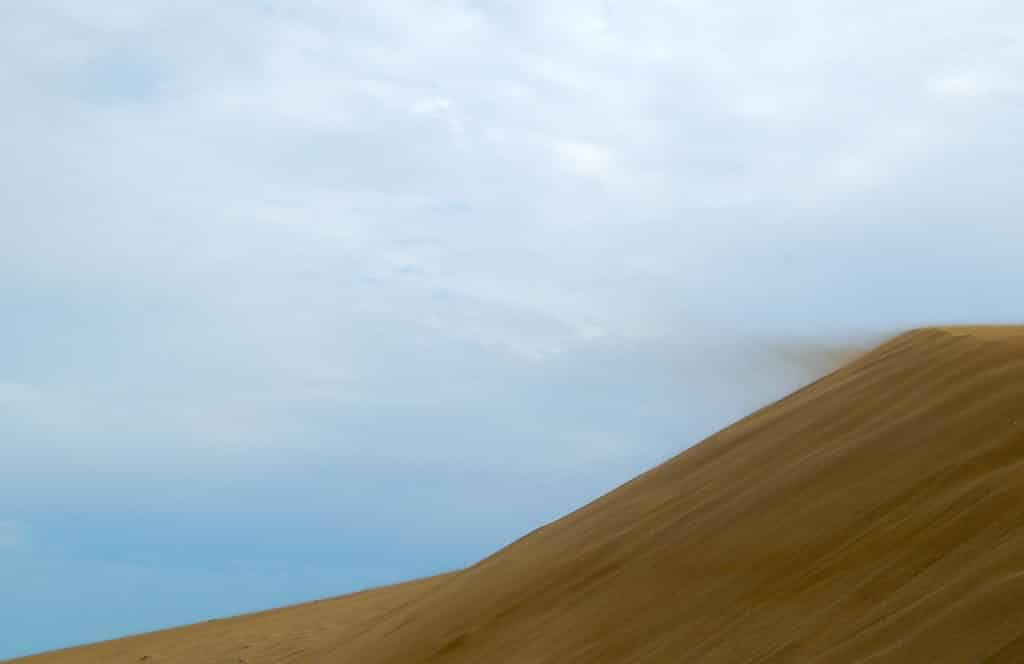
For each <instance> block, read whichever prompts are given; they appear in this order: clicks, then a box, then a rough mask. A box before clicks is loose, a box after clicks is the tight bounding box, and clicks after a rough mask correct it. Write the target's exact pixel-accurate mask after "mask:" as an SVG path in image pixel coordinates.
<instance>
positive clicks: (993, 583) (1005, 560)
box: [27, 327, 1024, 664]
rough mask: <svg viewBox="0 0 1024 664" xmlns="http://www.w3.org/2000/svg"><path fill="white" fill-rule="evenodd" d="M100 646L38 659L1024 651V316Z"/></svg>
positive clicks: (890, 350) (734, 657)
mask: <svg viewBox="0 0 1024 664" xmlns="http://www.w3.org/2000/svg"><path fill="white" fill-rule="evenodd" d="M681 407H683V406H682V405H681ZM385 593H386V594H387V595H385ZM317 629H319V631H316V630H317ZM147 639H148V641H147ZM242 643H251V644H252V647H250V648H248V649H247V650H245V651H244V652H243V651H239V650H238V649H239V647H240V644H242ZM94 648H96V649H95V650H93V651H89V650H88V649H82V650H74V651H68V652H66V653H58V654H53V655H45V656H41V657H39V658H36V659H30V660H27V661H31V662H38V663H40V664H45V663H49V662H55V663H57V662H87V661H89V662H91V661H112V662H113V661H116V662H122V661H123V662H128V661H133V662H134V661H139V658H140V657H141V656H142V655H144V654H150V655H151V657H152V658H153V659H152V661H175V662H197V663H202V662H238V661H240V660H239V656H241V657H242V658H243V659H242V660H241V661H251V662H257V661H279V662H341V663H347V662H351V663H353V664H383V663H402V664H406V663H414V662H436V663H443V664H449V663H456V662H459V663H470V662H472V663H479V662H523V663H526V662H530V663H539V662H551V663H569V662H684V661H701V662H808V661H812V662H813V661H818V662H847V661H850V662H853V661H857V662H972V663H973V662H982V661H985V660H986V658H989V659H990V661H1024V328H970V327H953V328H935V329H926V330H918V331H914V332H910V333H907V334H905V335H902V336H900V337H897V338H896V339H894V340H892V341H890V342H888V343H886V344H884V345H882V346H881V347H879V348H878V349H876V350H875V351H873V352H871V353H869V354H867V355H865V356H864V357H861V358H860V359H858V360H856V361H854V362H853V363H851V364H850V365H848V366H847V367H845V368H844V369H842V370H840V371H838V372H835V373H833V374H831V375H830V376H827V377H825V378H823V379H822V380H820V381H818V382H816V383H814V384H812V385H810V386H808V387H806V388H804V389H802V390H800V391H798V392H796V393H794V394H793V395H791V396H789V397H787V398H786V399H783V400H782V401H780V402H778V403H776V404H773V405H771V406H769V407H767V408H765V409H763V410H761V411H759V412H757V413H755V414H754V415H752V416H750V417H748V418H746V419H744V420H742V421H740V422H738V423H737V424H735V425H733V426H731V427H729V428H727V429H725V430H724V431H722V432H720V433H718V434H716V435H715V436H712V437H711V438H709V439H708V440H706V441H705V442H703V443H701V444H700V445H698V446H696V447H694V448H692V449H690V450H688V451H686V452H684V453H683V454H681V455H679V456H678V457H676V458H674V459H672V460H670V461H669V462H667V463H665V464H663V465H661V466H659V467H657V468H655V469H653V470H651V471H648V472H647V473H644V474H643V475H641V476H639V477H637V478H636V479H634V480H633V481H631V482H629V483H627V484H625V485H624V486H622V487H620V488H618V489H616V490H615V491H613V492H611V493H610V494H608V495H606V496H604V497H602V498H601V499H599V500H597V501H595V502H594V503H591V504H590V505H587V506H586V507H584V508H582V509H580V510H578V511H577V512H574V513H573V514H570V515H569V516H567V517H565V518H563V519H561V520H559V521H556V522H554V523H552V524H550V525H548V526H546V527H544V528H542V529H540V530H538V531H535V532H533V533H531V534H530V535H528V536H526V537H524V538H523V539H521V540H519V541H518V542H516V543H514V544H512V545H511V546H509V547H507V548H505V549H503V550H501V551H499V552H498V553H496V554H495V555H493V556H492V557H490V558H488V559H486V560H484V561H482V562H480V563H478V564H477V565H475V566H473V567H471V568H468V569H466V570H463V571H461V572H458V573H455V574H452V575H448V576H446V577H441V578H437V579H431V580H426V581H424V582H423V583H422V584H421V585H407V586H397V587H392V588H389V589H383V590H378V591H373V592H370V593H366V594H364V595H356V596H350V597H348V598H341V599H338V600H333V601H330V602H323V603H320V604H313V605H304V606H302V607H293V608H289V609H282V610H280V611H277V612H268V613H264V614H258V615H256V616H248V617H242V618H238V619H232V620H227V621H219V622H216V623H204V624H202V625H198V626H192V627H187V628H182V629H180V630H176V631H168V632H163V633H160V634H157V635H152V636H143V637H136V639H132V640H126V641H122V642H113V643H111V644H106V645H101V646H96V647H94ZM101 648H106V649H107V650H105V651H103V652H102V653H101V651H100V649H101ZM115 652H119V653H121V654H120V655H119V657H120V658H115V657H113V655H112V653H115ZM103 653H111V654H110V655H107V654H103ZM257 653H259V657H257V656H256V655H257ZM158 658H160V659H158ZM260 658H262V659H260Z"/></svg>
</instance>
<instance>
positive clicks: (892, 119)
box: [0, 0, 1024, 658]
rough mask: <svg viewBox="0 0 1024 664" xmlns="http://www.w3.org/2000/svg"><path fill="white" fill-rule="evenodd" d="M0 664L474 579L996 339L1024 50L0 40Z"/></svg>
mask: <svg viewBox="0 0 1024 664" xmlns="http://www.w3.org/2000/svg"><path fill="white" fill-rule="evenodd" d="M0 25H3V26H4V39H2V40H0V56H2V58H3V62H4V66H3V67H0V90H2V99H3V103H2V104H0V125H2V131H0V154H2V155H3V158H2V159H0V175H2V177H3V180H4V186H3V187H2V188H0V313H2V317H0V588H2V592H0V625H3V628H2V629H3V631H4V632H5V634H3V638H0V658H2V657H6V656H13V655H16V654H22V653H27V652H32V651H37V650H42V649H49V648H53V647H58V646H64V645H68V644H72V643H79V642H83V641H90V640H96V639H102V638H109V637H113V636H118V635H123V634H126V633H130V632H135V631H140V630H148V629H153V628H157V627H162V626H167V625H172V624H180V623H185V622H192V621H197V620H202V619H206V618H209V617H213V616H218V615H224V614H230V613H236V612H239V611H245V610H252V609H257V608H264V607H267V606H272V605H277V604H282V603H288V602H295V601H300V600H304V599H310V598H314V597H319V596H324V595H331V594H338V593H341V592H346V591H350V590H355V589H360V588H363V587H367V586H370V585H376V584H381V583H386V582H392V581H398V580H401V579H406V578H410V577H414V576H418V575H423V574H429V573H434V572H439V571H443V570H447V569H451V568H454V567H458V566H461V565H465V564H467V563H470V562H473V561H475V560H476V559H478V558H479V557H481V556H483V555H485V554H486V553H488V552H489V551H491V550H493V549H494V548H496V547H499V546H501V545H503V544H505V543H507V542H509V541H511V540H512V539H514V538H515V537H517V536H519V535H521V534H523V533H524V532H526V531H528V530H529V529H531V528H534V527H536V526H539V525H541V524H542V523H544V522H546V521H548V520H550V519H553V518H555V517H557V516H559V515H561V514H563V513H565V512H567V511H569V510H571V509H573V508H575V507H577V506H579V505H580V504H582V503H583V502H586V501H588V500H590V499H592V498H594V497H596V496H597V495H599V494H601V493H603V492H605V491H607V490H608V489H610V488H612V487H614V486H615V485H617V484H618V483H620V482H622V481H624V480H626V479H628V478H630V477H631V476H633V475H634V474H636V473H637V472H639V471H641V470H643V469H645V468H647V467H649V466H650V465H652V464H654V463H657V462H659V461H661V460H663V459H665V458H667V457H669V456H671V455H673V454H675V453H677V452H679V451H681V450H683V449H685V448H686V447H688V446H689V445H692V444H693V443H695V442H697V441H699V440H700V439H701V438H703V437H704V436H706V435H708V434H709V433H711V432H713V431H715V430H716V429H718V428H720V427H721V426H724V425H726V424H728V423H729V422H731V421H733V420H735V419H736V418H738V417H740V416H742V415H744V414H746V413H747V412H749V411H750V410H751V409H753V408H755V407H757V406H760V405H762V404H764V403H767V402H769V401H771V400H773V399H776V398H778V397H781V396H783V395H784V394H786V393H787V392H789V391H791V390H792V389H794V388H795V387H798V386H799V385H801V384H803V383H805V382H807V381H809V380H812V379H814V378H816V377H818V376H819V375H821V374H823V373H825V372H827V371H829V370H831V369H833V368H835V367H836V366H838V365H839V364H841V363H842V361H843V360H844V359H845V358H848V357H850V355H851V354H853V353H856V352H859V351H860V350H863V349H865V348H867V347H870V346H871V345H872V344H873V343H876V342H877V341H879V340H880V339H882V338H884V337H885V336H887V335H890V334H892V333H895V332H898V331H900V330H902V329H904V328H907V327H912V326H918V325H926V324H933V323H945V322H972V323H1006V322H1016V321H1021V320H1022V319H1024V305H1022V304H1021V301H1020V298H1019V294H1020V288H1021V285H1022V284H1024V262H1022V261H1021V260H1020V256H1021V255H1024V220H1022V219H1021V217H1020V210H1021V209H1024V206H1022V202H1024V201H1022V198H1024V187H1021V186H1020V183H1021V182H1022V181H1024V172H1022V171H1024V166H1022V164H1024V161H1022V160H1021V158H1020V154H1021V152H1022V147H1024V112H1022V110H1024V109H1022V102H1024V40H1022V35H1024V7H1022V6H1021V5H1020V3H1018V2H1008V1H1007V2H1000V1H995V0H988V1H986V0H933V1H931V2H909V3H897V5H895V6H894V5H893V4H892V3H889V2H881V1H880V0H878V1H876V0H869V1H864V0H857V1H856V2H854V1H846V0H830V1H828V2H825V1H824V0H820V1H811V0H793V1H790V2H776V3H763V2H755V1H754V0H749V1H736V2H720V1H717V0H715V1H712V0H706V1H705V0H689V1H684V0H677V1H670V0H658V1H651V2H629V3H627V2H621V1H620V0H604V1H602V0H565V1H561V2H557V3H549V2H521V1H516V2H511V1H501V0H493V1H484V0H478V1H476V2H470V1H464V2H459V1H456V0H449V1H440V0H439V1H437V2H425V1H424V2H394V1H390V0H375V1H374V2H372V3H365V5H363V6H357V3H337V2H320V1H309V2H283V1H278V0H264V1H263V2H258V3H257V2H239V1H235V0H227V1H225V2H219V3H212V4H211V3H208V2H195V1H193V0H175V1H174V2H134V1H133V2H128V1H126V0H109V1H100V0H92V1H91V2H82V1H79V0H67V1H65V2H60V1H57V0H34V1H33V2H30V3H29V2H26V3H17V2H7V3H3V6H2V7H0Z"/></svg>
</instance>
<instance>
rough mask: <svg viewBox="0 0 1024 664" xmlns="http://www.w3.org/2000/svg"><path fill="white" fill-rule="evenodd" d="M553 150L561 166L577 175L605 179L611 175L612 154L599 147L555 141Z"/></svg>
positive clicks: (576, 142)
mask: <svg viewBox="0 0 1024 664" xmlns="http://www.w3.org/2000/svg"><path fill="white" fill-rule="evenodd" d="M554 150H555V154H556V155H557V156H558V158H559V160H560V161H561V162H562V164H563V165H564V166H566V167H568V168H569V169H570V170H571V171H573V172H575V173H576V174H578V175H582V176H584V177H593V178H598V179H605V178H607V177H608V176H610V175H611V173H612V168H613V166H614V161H613V159H612V154H611V152H610V151H609V150H608V149H607V148H605V147H603V146H601V145H595V144H593V143H587V142H583V141H565V140H560V141H555V143H554Z"/></svg>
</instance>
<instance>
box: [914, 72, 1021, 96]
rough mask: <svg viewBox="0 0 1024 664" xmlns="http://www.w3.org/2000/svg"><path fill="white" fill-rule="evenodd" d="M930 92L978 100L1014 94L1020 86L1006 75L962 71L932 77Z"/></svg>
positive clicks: (929, 85)
mask: <svg viewBox="0 0 1024 664" xmlns="http://www.w3.org/2000/svg"><path fill="white" fill-rule="evenodd" d="M927 86H928V90H929V91H930V92H931V93H932V94H934V95H937V96H939V97H952V98H963V99H976V98H980V97H987V96H989V95H993V94H999V93H1004V92H1014V91H1016V90H1017V89H1018V86H1017V85H1016V84H1015V83H1014V82H1013V81H1012V80H1011V79H1010V78H1008V77H1006V76H1004V75H998V74H993V73H989V72H982V71H960V72H955V73H949V74H943V75H940V76H935V77H932V78H930V79H929V80H928V84H927Z"/></svg>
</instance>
